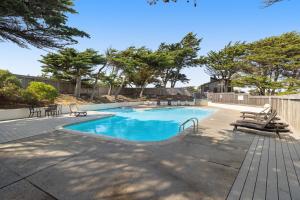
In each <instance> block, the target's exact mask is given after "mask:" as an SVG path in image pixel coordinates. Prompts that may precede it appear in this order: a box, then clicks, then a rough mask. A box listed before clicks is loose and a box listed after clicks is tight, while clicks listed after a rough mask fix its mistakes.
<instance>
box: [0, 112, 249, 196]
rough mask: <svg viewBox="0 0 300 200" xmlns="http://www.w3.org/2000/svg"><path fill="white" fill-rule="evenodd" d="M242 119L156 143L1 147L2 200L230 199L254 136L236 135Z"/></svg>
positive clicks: (210, 121)
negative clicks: (234, 128) (236, 125)
mask: <svg viewBox="0 0 300 200" xmlns="http://www.w3.org/2000/svg"><path fill="white" fill-rule="evenodd" d="M238 115H239V113H238V112H217V113H216V114H215V115H213V116H211V117H209V118H207V119H206V120H204V121H202V123H201V124H202V125H201V127H200V130H199V131H200V132H199V134H190V135H188V136H186V137H183V138H178V139H176V140H173V141H169V142H166V143H160V144H155V145H143V144H136V145H131V144H124V143H117V142H113V141H107V140H102V139H101V138H95V137H91V136H83V135H77V134H70V133H64V132H61V131H55V132H53V131H52V132H51V133H47V134H42V135H36V136H32V137H30V138H24V139H19V140H15V141H11V142H7V143H3V144H0V199H17V200H18V199H22V200H27V199H28V200H35V199H72V200H76V199H112V200H123V199H126V200H127V199H130V200H144V199H155V200H156V199H158V200H169V199H172V200H199V199H205V200H208V199H214V200H215V199H216V200H223V199H225V198H226V196H227V194H228V192H229V190H230V187H231V185H232V184H233V182H234V180H235V177H236V176H237V174H238V169H239V168H240V166H241V164H242V161H243V160H244V157H245V155H246V153H247V150H248V149H249V147H250V145H251V142H252V140H253V137H254V136H253V135H249V134H233V133H232V132H231V129H232V127H230V126H229V123H230V122H231V121H232V120H233V119H232V118H235V117H237V116H238Z"/></svg>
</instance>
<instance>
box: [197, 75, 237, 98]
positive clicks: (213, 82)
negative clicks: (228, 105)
mask: <svg viewBox="0 0 300 200" xmlns="http://www.w3.org/2000/svg"><path fill="white" fill-rule="evenodd" d="M200 91H201V94H202V95H204V94H206V93H207V92H213V93H222V92H233V88H232V87H230V86H228V87H227V88H226V87H225V80H220V79H216V78H213V77H211V78H210V82H208V83H204V84H203V85H201V86H200Z"/></svg>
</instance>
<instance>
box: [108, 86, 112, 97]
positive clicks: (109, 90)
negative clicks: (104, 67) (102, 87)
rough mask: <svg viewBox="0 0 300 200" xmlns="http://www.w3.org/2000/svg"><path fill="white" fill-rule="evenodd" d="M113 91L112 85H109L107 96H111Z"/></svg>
mask: <svg viewBox="0 0 300 200" xmlns="http://www.w3.org/2000/svg"><path fill="white" fill-rule="evenodd" d="M111 91H112V84H109V88H108V92H107V95H108V96H111Z"/></svg>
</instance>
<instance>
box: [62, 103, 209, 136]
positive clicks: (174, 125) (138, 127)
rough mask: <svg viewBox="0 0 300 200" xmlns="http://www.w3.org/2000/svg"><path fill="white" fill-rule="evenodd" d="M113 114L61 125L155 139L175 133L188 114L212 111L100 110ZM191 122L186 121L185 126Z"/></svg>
mask: <svg viewBox="0 0 300 200" xmlns="http://www.w3.org/2000/svg"><path fill="white" fill-rule="evenodd" d="M102 111H103V112H106V113H107V112H110V113H113V114H115V116H112V117H107V118H104V119H99V120H94V121H88V122H82V123H79V124H73V125H69V126H65V127H64V128H65V129H68V130H74V131H80V132H85V133H91V134H97V135H102V136H108V137H113V138H118V139H123V140H129V141H141V142H155V141H163V140H167V139H169V138H171V137H174V136H176V135H178V134H179V126H180V124H182V123H183V122H184V121H186V120H187V119H189V118H192V117H196V118H198V119H200V120H201V119H203V118H205V117H207V116H208V115H210V114H211V113H212V112H213V111H212V110H208V109H200V108H170V109H169V108H164V109H151V110H142V109H133V108H116V109H107V110H102ZM189 125H191V124H187V126H189Z"/></svg>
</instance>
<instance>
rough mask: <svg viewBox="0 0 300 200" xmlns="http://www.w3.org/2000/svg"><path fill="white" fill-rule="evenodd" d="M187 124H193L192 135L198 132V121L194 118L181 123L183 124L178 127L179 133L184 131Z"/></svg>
mask: <svg viewBox="0 0 300 200" xmlns="http://www.w3.org/2000/svg"><path fill="white" fill-rule="evenodd" d="M188 122H193V130H194V133H196V132H198V129H199V120H198V119H197V118H195V117H193V118H190V119H188V120H186V121H185V122H183V123H182V124H181V125H180V126H179V132H181V131H184V129H185V125H186V124H187V123H188Z"/></svg>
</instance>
